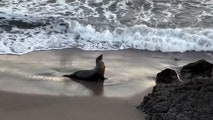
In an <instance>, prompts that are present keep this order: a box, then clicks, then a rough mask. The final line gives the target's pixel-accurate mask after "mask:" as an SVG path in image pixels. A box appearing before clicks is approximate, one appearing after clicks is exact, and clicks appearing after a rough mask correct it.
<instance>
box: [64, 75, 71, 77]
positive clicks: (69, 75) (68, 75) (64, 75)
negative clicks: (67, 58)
mask: <svg viewBox="0 0 213 120" xmlns="http://www.w3.org/2000/svg"><path fill="white" fill-rule="evenodd" d="M62 77H70V75H63V76H62Z"/></svg>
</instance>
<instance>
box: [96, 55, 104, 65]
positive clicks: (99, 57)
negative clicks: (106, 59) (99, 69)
mask: <svg viewBox="0 0 213 120" xmlns="http://www.w3.org/2000/svg"><path fill="white" fill-rule="evenodd" d="M102 59H103V55H102V54H101V55H100V56H98V57H97V58H96V64H97V63H100V62H101V61H102Z"/></svg>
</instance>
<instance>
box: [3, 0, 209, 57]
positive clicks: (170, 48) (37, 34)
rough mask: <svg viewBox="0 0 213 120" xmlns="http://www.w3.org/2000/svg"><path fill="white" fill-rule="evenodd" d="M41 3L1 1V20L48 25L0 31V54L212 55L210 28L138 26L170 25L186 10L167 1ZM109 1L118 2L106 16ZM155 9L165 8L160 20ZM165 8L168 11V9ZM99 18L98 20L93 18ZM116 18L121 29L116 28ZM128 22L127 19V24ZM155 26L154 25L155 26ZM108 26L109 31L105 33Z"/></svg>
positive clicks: (62, 0)
mask: <svg viewBox="0 0 213 120" xmlns="http://www.w3.org/2000/svg"><path fill="white" fill-rule="evenodd" d="M47 1H48V0H22V1H19V0H10V1H8V0H2V4H3V5H2V6H1V7H0V11H1V12H0V16H1V17H5V18H6V19H12V18H15V19H17V20H22V21H25V22H29V23H31V22H35V23H37V22H38V23H49V25H46V26H41V27H36V28H34V29H20V28H15V27H13V28H12V30H11V31H10V32H5V31H3V30H2V29H1V28H0V32H2V33H0V54H24V53H27V52H30V51H34V50H49V49H63V48H73V47H74V48H76V47H77V48H82V49H85V50H119V49H127V48H135V49H142V50H152V51H153V50H161V51H164V52H184V51H212V50H213V29H211V28H177V29H170V28H164V29H159V28H151V27H147V26H145V25H141V23H142V22H141V21H145V22H146V23H149V22H150V24H151V26H152V21H153V20H157V22H159V24H160V22H163V23H167V22H170V21H171V18H172V17H174V15H173V13H174V12H177V13H179V12H181V11H183V9H184V10H185V9H186V8H184V6H183V5H182V4H180V3H177V5H176V4H175V6H174V4H173V3H171V2H170V3H169V2H166V3H164V2H157V3H156V4H154V2H153V1H150V0H147V1H145V3H146V5H148V6H149V5H150V7H145V6H137V1H133V0H125V1H122V0H118V1H113V0H110V1H105V2H104V1H103V0H95V1H92V0H86V1H85V2H82V1H78V0H75V1H74V2H68V3H66V0H57V1H56V3H47ZM93 2H94V3H100V2H103V3H104V4H100V6H98V7H97V6H93V5H90V3H93ZM115 2H118V3H117V4H116V10H115V11H113V10H112V11H110V10H109V7H110V6H111V5H112V4H113V3H115ZM127 3H131V4H129V5H128V4H127ZM211 3H212V2H208V1H206V0H203V1H201V5H206V9H207V8H208V9H210V10H212V7H211V6H212V5H211ZM158 4H159V5H160V6H161V7H162V6H166V7H165V8H167V7H168V9H165V10H163V11H162V13H163V16H162V17H161V18H163V19H162V20H160V19H157V17H156V15H157V14H154V12H153V8H154V7H156V6H157V5H158ZM207 4H208V5H207ZM144 5H145V4H144ZM170 5H173V6H172V7H169V6H170ZM132 7H133V8H132ZM96 8H103V11H101V12H100V11H97V10H96ZM126 14H134V15H133V16H135V18H136V20H135V21H134V20H133V21H131V20H132V17H131V16H130V17H129V16H128V15H127V18H125V19H123V17H124V16H126ZM199 14H200V16H198V18H197V19H199V18H202V16H210V17H211V16H212V15H213V14H212V12H211V11H210V12H209V11H205V10H204V11H203V12H201V13H199ZM103 16H104V18H103V19H100V18H99V17H103ZM122 19H123V20H124V24H122V23H120V21H122ZM126 19H127V24H128V23H129V22H131V24H130V26H131V27H127V26H126V23H125V20H126ZM129 19H131V20H130V21H128V20H129ZM74 20H75V21H74ZM93 20H97V21H93ZM78 21H81V23H80V22H78ZM82 21H84V22H82ZM90 21H91V22H90ZM155 22H156V21H155ZM155 22H153V24H154V23H155ZM198 22H201V23H202V20H201V19H200V20H198ZM60 23H62V24H63V25H61V24H60ZM90 23H91V24H92V25H91V24H90ZM83 24H87V25H83ZM177 24H178V23H177ZM157 25H158V23H156V26H157ZM111 26H113V27H112V28H111ZM102 27H103V29H102ZM100 28H101V29H100ZM107 28H109V29H110V30H108V29H107Z"/></svg>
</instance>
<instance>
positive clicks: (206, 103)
mask: <svg viewBox="0 0 213 120" xmlns="http://www.w3.org/2000/svg"><path fill="white" fill-rule="evenodd" d="M209 66H212V64H211V63H209V62H206V61H204V60H200V61H198V62H195V63H191V64H188V65H186V66H184V67H183V68H182V70H185V71H184V72H183V71H182V72H181V74H182V73H183V74H185V72H187V73H190V74H198V77H195V76H194V77H191V78H188V77H187V76H186V77H187V78H185V77H184V75H181V76H182V79H183V82H179V83H176V84H173V82H171V84H158V83H157V84H156V86H155V87H154V88H153V91H152V93H150V94H148V95H147V96H146V97H144V100H143V102H142V103H141V104H140V105H139V106H138V109H140V110H142V111H143V112H145V113H146V114H147V116H146V120H213V101H212V99H213V78H212V77H211V76H209V75H208V74H210V73H209V71H211V70H210V68H211V67H209ZM198 68H199V69H198ZM194 69H196V70H194ZM200 69H201V70H200ZM166 71H167V72H165V70H164V71H162V72H161V74H160V73H159V74H160V75H162V76H166V75H168V78H169V79H170V78H171V74H168V73H169V72H168V71H171V72H172V70H166ZM163 72H165V74H163ZM172 73H173V72H172ZM159 74H158V75H159ZM173 74H174V73H173ZM173 74H172V75H173ZM202 74H205V75H202ZM174 75H175V74H174ZM164 78H166V77H164ZM185 79H187V80H185Z"/></svg>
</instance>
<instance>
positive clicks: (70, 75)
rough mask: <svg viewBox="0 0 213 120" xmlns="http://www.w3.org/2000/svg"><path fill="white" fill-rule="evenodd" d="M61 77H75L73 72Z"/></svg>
mask: <svg viewBox="0 0 213 120" xmlns="http://www.w3.org/2000/svg"><path fill="white" fill-rule="evenodd" d="M63 77H68V78H72V77H75V74H69V75H63Z"/></svg>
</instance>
